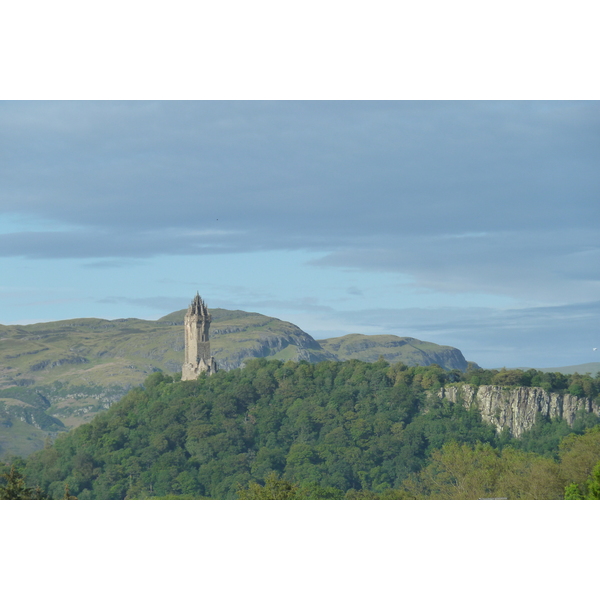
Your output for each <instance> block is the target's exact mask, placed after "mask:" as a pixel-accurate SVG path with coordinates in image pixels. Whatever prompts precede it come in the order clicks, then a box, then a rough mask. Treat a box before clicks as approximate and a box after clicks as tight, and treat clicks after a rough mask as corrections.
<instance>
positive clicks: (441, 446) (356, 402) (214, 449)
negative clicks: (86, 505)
mask: <svg viewBox="0 0 600 600" xmlns="http://www.w3.org/2000/svg"><path fill="white" fill-rule="evenodd" d="M176 379H177V378H172V377H170V376H167V375H164V374H163V373H154V374H152V375H150V376H149V377H148V378H147V379H146V381H145V384H144V387H143V388H136V389H133V390H131V391H130V392H129V393H128V394H127V395H126V396H125V397H124V398H123V399H122V400H121V401H120V402H118V403H116V404H115V405H113V406H112V407H111V408H110V409H109V410H107V411H105V412H103V413H101V414H99V415H97V416H96V417H95V418H94V420H93V421H92V422H91V423H88V424H84V425H82V426H80V427H78V428H76V429H74V430H72V431H70V432H69V433H66V434H61V435H59V437H58V438H57V439H56V441H55V442H54V444H53V445H52V446H51V447H47V448H45V449H44V450H42V451H39V452H36V453H34V454H32V455H31V456H30V457H29V458H28V459H27V461H26V463H22V462H21V463H20V464H18V461H17V464H18V466H19V467H20V468H21V469H22V471H23V472H24V474H25V475H26V478H27V485H29V486H30V487H31V488H35V487H36V486H39V489H40V490H42V491H43V492H44V493H47V494H49V495H50V497H52V498H62V497H64V494H65V487H66V486H68V490H69V493H70V494H74V495H75V496H77V497H78V498H80V499H94V498H106V499H124V498H153V497H154V498H156V497H159V498H160V497H179V498H237V497H240V496H241V497H261V496H260V494H261V493H263V492H264V490H265V489H266V488H268V487H269V486H271V487H272V488H273V489H276V490H279V492H281V491H282V490H283V492H282V493H287V494H288V496H290V497H297V498H343V497H346V498H377V497H384V498H385V497H388V498H428V497H431V498H436V497H438V498H447V497H448V498H449V497H451V498H472V497H481V496H488V495H501V496H506V497H510V498H562V497H563V495H564V490H565V487H566V486H567V485H569V484H575V487H576V490H575V491H573V490H571V491H572V492H573V494H575V492H576V493H579V494H585V493H587V490H588V487H589V485H588V483H587V481H588V479H589V477H590V476H591V474H592V470H593V467H594V465H595V464H596V463H597V462H598V461H600V428H598V427H595V426H597V425H598V417H596V416H595V415H593V414H589V413H588V414H582V415H580V417H579V418H578V419H577V420H576V421H575V423H574V424H573V427H572V428H571V427H569V426H568V425H567V424H566V423H565V422H564V421H560V420H555V421H548V420H543V419H539V420H538V422H536V424H535V426H534V427H533V429H531V430H530V431H528V432H526V433H525V434H524V435H523V436H522V437H521V438H520V439H514V438H512V437H511V436H510V434H509V433H508V432H506V431H504V432H500V433H498V432H497V431H496V430H495V428H494V427H492V426H491V425H489V424H486V423H484V422H482V419H481V415H480V413H479V412H478V410H477V409H475V408H471V409H469V410H467V409H466V408H465V407H464V406H462V405H461V404H460V403H449V402H447V401H445V400H442V399H440V398H439V397H438V394H437V392H438V391H439V390H440V388H441V387H442V386H451V385H455V384H458V383H460V382H466V383H469V384H471V385H482V384H496V385H514V384H518V385H539V386H542V387H544V389H546V390H548V391H560V390H568V389H569V388H574V386H578V388H581V389H583V388H584V387H585V388H586V389H587V390H588V391H590V393H591V394H593V396H594V398H595V399H596V400H595V401H596V402H597V401H598V395H599V394H600V378H598V377H597V378H591V377H589V376H586V377H580V376H571V377H569V376H564V375H558V374H546V373H540V372H537V371H528V372H526V373H523V372H521V371H485V370H481V369H477V370H472V371H467V372H466V373H463V372H461V371H458V370H454V371H446V370H444V369H442V368H441V367H438V366H428V367H422V366H418V367H408V366H406V365H404V364H401V363H396V364H393V365H390V364H389V363H387V362H386V361H384V360H378V361H376V362H374V363H365V362H361V361H357V360H350V361H346V362H332V361H325V362H319V363H314V364H311V363H308V362H305V361H301V362H292V361H287V362H282V361H277V360H266V359H264V358H262V359H254V360H251V361H249V362H248V364H247V365H246V366H245V367H244V368H242V369H234V370H231V371H229V372H224V371H223V372H219V373H217V374H216V375H213V376H211V377H206V376H201V377H200V378H199V379H198V380H197V381H185V382H182V381H176ZM586 486H588V487H586ZM590 489H591V488H590ZM261 490H262V492H261ZM286 490H287V492H286ZM279 492H278V493H279Z"/></svg>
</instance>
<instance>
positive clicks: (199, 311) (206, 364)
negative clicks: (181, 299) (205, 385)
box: [181, 294, 217, 381]
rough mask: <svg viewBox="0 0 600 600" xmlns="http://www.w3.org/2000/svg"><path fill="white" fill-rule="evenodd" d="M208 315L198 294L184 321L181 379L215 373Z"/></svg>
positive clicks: (187, 379) (190, 378)
mask: <svg viewBox="0 0 600 600" xmlns="http://www.w3.org/2000/svg"><path fill="white" fill-rule="evenodd" d="M210 321H211V318H210V313H209V312H208V309H207V308H206V304H205V303H204V302H203V301H202V298H200V295H199V294H196V297H195V298H194V299H193V300H192V303H191V304H190V306H189V308H188V310H187V313H186V315H185V319H184V331H185V359H184V362H183V367H182V369H181V379H182V380H183V381H189V380H193V379H197V378H198V375H200V373H207V374H208V375H212V374H213V373H216V372H217V363H216V361H215V359H214V357H213V356H211V355H210V340H209V334H208V331H209V329H210Z"/></svg>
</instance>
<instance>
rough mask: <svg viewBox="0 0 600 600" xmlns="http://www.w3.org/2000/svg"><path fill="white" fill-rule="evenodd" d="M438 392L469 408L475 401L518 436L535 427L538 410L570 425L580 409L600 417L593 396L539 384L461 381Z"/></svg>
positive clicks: (483, 414) (494, 421) (484, 412)
mask: <svg viewBox="0 0 600 600" xmlns="http://www.w3.org/2000/svg"><path fill="white" fill-rule="evenodd" d="M439 396H440V398H446V399H447V400H449V401H450V402H462V403H463V404H464V406H466V407H467V408H469V407H470V406H472V405H473V404H475V405H476V406H477V407H478V408H479V411H480V412H481V417H482V418H483V420H484V421H486V422H488V423H491V424H492V425H494V426H495V427H496V429H497V430H498V431H501V430H502V429H503V428H504V427H507V428H508V429H509V431H510V432H511V433H512V435H514V436H515V437H520V436H521V435H522V434H523V433H524V432H525V431H527V430H528V429H531V427H533V424H534V423H535V418H536V415H537V413H541V414H542V415H543V416H545V417H549V418H551V419H559V418H560V419H564V420H565V421H566V422H567V423H568V424H569V425H573V422H574V421H575V418H576V416H577V413H578V412H579V411H585V412H588V413H594V414H595V415H597V416H599V417H600V407H599V406H598V405H597V404H595V403H594V402H593V401H592V400H591V399H590V398H579V397H578V396H573V395H571V394H559V393H555V392H552V393H548V392H546V391H545V390H544V389H542V388H539V387H531V388H528V387H518V388H503V387H500V386H497V385H481V386H479V387H477V386H472V385H469V384H460V385H457V386H450V387H446V388H442V389H441V390H440V392H439Z"/></svg>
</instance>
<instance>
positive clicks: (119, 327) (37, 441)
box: [0, 308, 468, 454]
mask: <svg viewBox="0 0 600 600" xmlns="http://www.w3.org/2000/svg"><path fill="white" fill-rule="evenodd" d="M185 312H186V311H185V309H184V310H179V311H175V312H173V313H170V314H168V315H165V316H164V317H162V318H160V319H158V320H157V321H146V320H143V319H135V318H131V319H115V320H112V321H109V320H105V319H96V318H90V319H70V320H65V321H56V322H49V323H36V324H32V325H0V454H2V453H3V452H7V451H9V450H10V451H13V452H17V453H19V454H28V453H29V452H31V451H33V450H35V449H38V448H40V447H41V446H42V445H43V443H44V439H45V437H46V436H47V435H48V434H49V433H51V434H56V432H59V431H64V430H65V429H68V428H71V427H74V426H77V425H80V424H82V423H85V422H88V421H90V420H91V419H92V418H93V417H94V416H95V415H96V414H98V413H99V412H101V411H103V410H106V409H107V408H108V407H110V405H111V404H113V403H114V402H116V401H117V400H119V399H120V398H121V397H122V396H123V395H124V394H125V393H126V392H127V391H128V390H129V389H131V388H132V387H135V386H138V385H141V384H142V382H143V381H144V380H145V379H146V377H147V376H148V375H149V374H150V373H152V372H157V371H165V372H172V373H178V372H180V370H181V365H182V363H183V350H184V334H183V318H184V315H185ZM210 313H211V316H212V323H211V330H210V335H211V352H212V354H213V355H214V356H215V359H216V360H217V363H218V365H219V368H220V369H222V370H231V369H234V368H238V367H240V366H242V365H243V364H244V362H245V361H247V360H249V359H251V358H269V359H278V360H282V361H284V362H285V361H288V360H293V361H299V360H306V361H308V362H310V363H315V362H321V361H324V360H330V361H339V360H342V361H343V360H351V359H358V360H362V361H365V362H374V361H376V360H377V359H378V358H379V357H380V356H383V357H384V359H385V360H386V361H388V362H390V363H394V362H399V361H401V362H403V363H405V364H407V365H408V366H417V365H423V366H426V365H430V364H433V363H437V364H439V365H440V366H441V367H443V368H445V369H448V370H452V369H459V370H462V371H464V370H466V369H467V366H468V363H467V361H466V360H465V359H464V357H463V355H462V353H461V352H460V350H458V349H456V348H451V347H449V346H439V345H437V344H433V343H430V342H422V341H420V340H416V339H415V338H402V337H398V336H393V335H378V336H368V335H360V334H351V335H348V336H343V337H341V338H331V339H325V340H318V341H317V340H315V339H314V338H313V337H312V336H310V335H309V334H308V333H306V332H304V331H302V329H300V328H299V327H298V326H296V325H294V324H293V323H289V322H287V321H281V320H280V319H276V318H273V317H268V316H266V315H262V314H260V313H252V312H245V311H242V310H226V309H221V308H215V309H210ZM17 438H18V440H17Z"/></svg>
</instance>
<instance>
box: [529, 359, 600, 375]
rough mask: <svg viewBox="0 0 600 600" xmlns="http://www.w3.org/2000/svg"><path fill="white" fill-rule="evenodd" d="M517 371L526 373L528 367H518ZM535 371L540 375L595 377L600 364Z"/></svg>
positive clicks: (593, 363)
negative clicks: (589, 374) (575, 374)
mask: <svg viewBox="0 0 600 600" xmlns="http://www.w3.org/2000/svg"><path fill="white" fill-rule="evenodd" d="M518 369H519V371H528V370H529V369H530V367H518ZM536 371H541V372H542V373H562V374H563V375H573V374H574V373H579V374H580V375H585V374H586V373H591V374H592V375H595V374H596V373H600V362H590V363H583V364H581V365H571V366H567V367H546V368H544V369H536Z"/></svg>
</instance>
